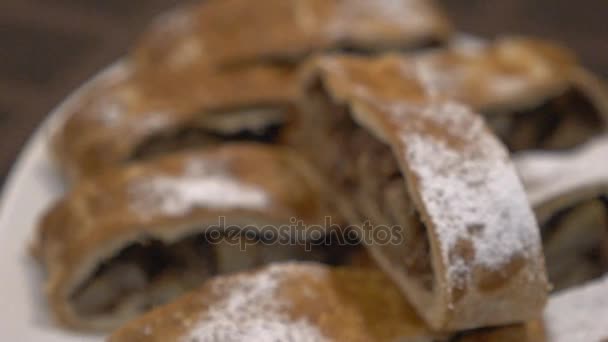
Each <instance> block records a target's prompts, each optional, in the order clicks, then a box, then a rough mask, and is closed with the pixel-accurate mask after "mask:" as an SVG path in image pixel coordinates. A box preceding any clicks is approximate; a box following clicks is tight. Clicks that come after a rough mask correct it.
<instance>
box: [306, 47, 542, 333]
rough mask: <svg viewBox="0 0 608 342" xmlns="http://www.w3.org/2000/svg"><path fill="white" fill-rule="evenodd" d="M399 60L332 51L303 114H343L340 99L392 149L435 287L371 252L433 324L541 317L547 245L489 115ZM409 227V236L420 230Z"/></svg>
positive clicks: (311, 82)
mask: <svg viewBox="0 0 608 342" xmlns="http://www.w3.org/2000/svg"><path fill="white" fill-rule="evenodd" d="M401 66H404V65H403V63H401V59H399V58H397V57H388V58H385V59H380V60H378V61H371V62H370V61H368V62H365V61H363V60H361V59H357V60H355V59H352V58H348V57H325V58H320V59H319V60H318V61H317V62H316V63H314V64H313V65H312V66H311V67H310V69H309V71H308V73H307V74H305V77H304V79H305V80H306V82H305V84H306V89H308V91H307V92H308V96H307V97H305V98H304V99H303V101H302V106H301V108H302V111H303V113H304V115H307V116H310V117H311V118H312V119H311V120H313V121H314V120H316V122H322V121H323V119H324V118H322V116H332V115H337V113H338V112H340V110H339V109H336V108H335V107H336V105H337V107H339V106H344V107H346V108H347V109H348V110H349V111H350V112H349V114H350V117H351V118H352V120H353V121H354V122H355V123H356V124H358V125H359V126H361V127H362V129H364V130H366V131H367V132H369V133H371V135H372V136H373V137H374V138H375V139H377V140H378V141H380V142H382V143H384V144H386V145H388V146H390V147H391V150H392V154H393V157H394V158H395V159H396V160H397V161H398V163H399V166H400V173H401V176H402V177H403V179H404V180H405V182H404V184H403V186H405V188H406V189H407V193H408V194H409V197H410V199H411V201H412V202H413V205H414V209H415V211H416V212H418V213H419V214H420V219H421V221H422V223H423V224H424V225H425V226H426V232H427V235H428V240H429V244H430V246H429V248H430V251H429V258H431V263H432V268H433V275H434V279H435V285H434V286H433V287H432V291H431V293H426V292H424V291H423V290H422V289H421V288H420V286H419V284H417V283H416V280H415V279H414V278H415V276H411V275H410V274H408V272H406V271H405V270H404V267H403V266H402V265H401V264H400V262H395V261H392V260H391V256H390V253H389V249H388V248H387V247H382V246H377V245H374V244H370V245H369V249H370V251H371V252H372V254H373V255H374V256H375V257H376V260H377V261H378V262H379V263H380V264H381V265H382V266H383V269H384V270H385V271H386V272H388V273H389V274H391V275H392V277H393V279H394V280H395V281H396V282H397V283H398V284H399V285H400V286H401V287H402V289H403V290H404V293H405V294H406V295H407V296H408V298H409V299H410V300H411V301H412V303H413V304H414V306H415V307H416V309H417V310H418V312H419V313H420V314H421V316H422V317H424V319H425V320H426V321H427V323H429V325H431V326H432V327H433V328H435V329H441V330H449V331H454V330H459V329H471V328H477V327H483V326H487V325H500V324H509V323H515V322H522V321H525V320H528V319H532V318H534V317H537V316H538V315H539V314H540V311H541V310H542V307H543V305H544V303H545V300H546V291H547V280H546V275H545V267H544V260H543V256H542V250H541V242H540V237H539V233H538V227H537V225H536V222H535V219H534V216H533V213H532V210H531V208H530V207H529V204H528V202H527V199H526V197H525V192H524V190H523V187H522V185H521V183H520V181H519V178H518V177H517V174H516V172H515V168H514V167H513V165H512V163H511V161H510V158H509V155H508V153H507V151H506V150H505V148H504V146H502V145H501V144H500V142H499V141H498V140H497V138H496V137H495V136H494V135H492V134H491V133H490V131H489V130H488V128H487V127H486V126H485V124H484V122H483V119H482V118H481V117H479V116H478V115H476V114H474V113H472V112H471V111H470V110H469V109H468V108H467V107H466V106H463V105H461V104H459V103H456V102H453V101H450V100H449V99H448V100H446V99H445V97H442V96H438V97H434V96H429V94H428V93H427V92H426V91H427V90H428V89H427V88H426V86H425V85H424V84H422V83H421V82H419V80H417V79H416V78H410V77H408V76H413V75H411V74H409V73H408V72H407V69H406V71H404V72H401V73H400V72H399V70H398V69H399V68H400V67H401ZM406 67H407V66H406ZM372 75H373V76H372ZM319 88H322V89H323V90H324V91H325V93H324V95H325V96H326V97H328V98H329V101H330V102H332V103H331V105H330V108H331V109H329V110H328V111H327V112H319V111H318V110H317V109H318V108H315V109H312V110H311V109H310V108H309V107H307V105H308V104H310V103H313V102H314V101H315V99H314V98H315V96H316V95H315V94H316V93H315V92H317V91H318V89H319ZM319 129H321V130H323V129H324V128H323V127H320V128H319ZM317 143H318V144H321V145H323V144H327V143H331V142H328V141H321V142H317ZM333 143H340V142H333ZM347 157H348V156H347ZM313 159H314V157H313ZM317 160H318V159H317ZM320 168H321V169H323V166H320ZM336 191H344V190H343V189H336ZM401 210H402V211H407V210H409V208H405V207H404V208H402V209H401ZM344 215H345V216H347V217H348V215H347V214H344ZM363 219H364V220H366V219H371V220H372V223H375V224H387V222H378V221H377V220H376V222H374V218H372V217H364V218H363ZM402 224H406V226H405V227H404V234H406V235H407V234H408V232H409V231H408V229H413V227H410V226H407V224H409V223H407V222H406V223H402ZM425 238H426V236H425V235H422V237H420V239H425ZM496 307H500V308H501V310H495V308H496Z"/></svg>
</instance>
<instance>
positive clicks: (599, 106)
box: [332, 38, 608, 151]
mask: <svg viewBox="0 0 608 342" xmlns="http://www.w3.org/2000/svg"><path fill="white" fill-rule="evenodd" d="M333 60H334V62H332V63H333V64H335V65H336V67H335V68H334V70H335V72H336V73H337V72H338V69H340V70H341V71H340V72H341V73H343V74H345V76H344V77H343V78H341V79H340V82H342V83H345V84H347V83H349V82H355V83H364V84H365V88H364V89H363V88H362V89H360V90H357V94H358V96H360V97H369V98H373V99H377V100H380V101H395V100H398V101H399V102H400V103H404V104H406V105H412V106H416V105H419V104H420V103H425V102H427V101H428V100H429V99H451V100H454V101H457V102H460V103H463V104H466V105H469V106H472V107H473V108H474V109H475V110H476V111H480V112H482V113H484V114H486V118H487V120H488V123H489V125H490V127H492V128H493V129H494V131H495V132H496V133H497V134H498V135H499V136H500V137H501V139H502V140H503V141H504V142H505V144H506V145H507V146H508V147H509V149H510V150H511V151H520V150H525V149H560V148H569V147H573V146H577V145H579V144H581V143H582V142H584V141H586V140H587V139H589V137H592V136H594V135H597V134H599V133H601V132H603V131H605V130H606V126H607V124H608V91H607V90H606V88H605V87H604V85H603V84H602V83H601V82H600V81H599V80H597V79H595V78H594V77H593V76H591V75H589V74H588V73H587V72H586V71H585V70H584V69H582V67H581V66H579V65H578V64H577V62H576V60H575V59H574V57H573V56H571V54H570V53H569V51H567V50H565V49H562V48H560V47H559V46H555V45H552V44H550V43H548V42H543V41H539V40H534V39H525V38H502V39H499V40H497V41H494V42H484V41H478V40H473V39H458V40H455V41H454V42H453V43H452V44H450V45H449V47H448V48H447V49H438V50H436V51H431V52H426V53H420V54H413V55H403V54H400V55H390V54H389V55H386V56H383V57H380V58H379V57H372V58H365V57H355V56H343V57H335V58H334V59H333Z"/></svg>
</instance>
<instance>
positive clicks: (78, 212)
mask: <svg viewBox="0 0 608 342" xmlns="http://www.w3.org/2000/svg"><path fill="white" fill-rule="evenodd" d="M324 187H325V186H324V185H323V184H322V182H321V180H320V179H319V178H318V177H317V176H316V173H315V172H314V171H313V169H312V168H311V167H309V166H308V165H307V164H306V163H305V162H303V161H302V160H301V159H299V158H298V157H297V156H296V155H295V154H294V153H293V152H291V151H290V150H288V149H281V148H272V147H266V146H263V145H247V144H244V145H236V144H235V145H228V146H225V147H219V148H215V149H208V150H205V151H196V152H189V153H181V154H176V155H172V156H168V157H165V158H159V159H156V160H154V161H151V162H148V163H140V164H133V165H132V166H129V167H126V168H124V169H120V170H114V171H111V172H107V173H104V174H102V175H100V176H99V177H93V178H91V179H89V180H86V181H82V182H80V183H78V184H76V186H75V187H74V189H73V190H72V191H71V192H70V193H68V194H67V195H66V197H65V198H63V199H62V200H60V201H59V202H58V203H57V204H56V205H55V206H54V207H53V208H51V209H50V210H49V211H48V213H47V214H46V216H45V217H44V219H43V220H42V222H41V223H40V228H39V232H38V237H37V241H36V242H35V245H34V248H33V250H34V253H35V255H36V256H37V257H38V258H39V260H40V261H41V263H42V264H44V265H45V266H46V270H47V273H48V280H47V284H46V290H47V294H48V300H49V302H50V306H51V308H52V310H53V312H54V314H55V317H56V318H57V320H58V321H59V323H61V324H63V325H65V326H69V327H72V328H76V329H85V330H107V329H111V328H115V327H116V326H117V325H119V324H122V323H123V322H125V321H126V320H128V319H131V318H133V317H135V316H137V315H139V314H141V313H143V312H145V311H147V310H149V309H150V308H151V307H154V306H156V305H158V304H162V303H165V302H167V301H168V300H170V299H172V298H174V297H175V296H177V295H179V294H181V293H183V292H185V291H187V290H189V289H192V288H195V287H197V286H199V285H200V284H201V283H202V282H203V281H204V280H205V279H207V278H208V277H210V276H212V275H215V274H219V273H230V272H234V271H239V270H243V269H250V268H252V267H257V266H259V265H263V264H266V263H270V262H274V261H281V260H312V261H318V262H325V263H329V264H351V260H350V259H349V258H351V257H354V256H356V255H357V251H358V250H357V247H356V246H353V244H345V243H342V244H339V243H341V242H338V241H337V240H333V244H332V243H326V242H325V240H323V239H325V237H326V236H327V235H328V234H329V233H330V232H329V230H331V229H338V228H332V226H327V224H326V222H325V220H326V217H327V216H331V217H332V219H334V221H333V222H334V223H335V224H339V223H340V222H337V216H332V215H331V212H330V209H328V208H329V205H327V203H326V202H325V201H324V194H323V193H321V191H322V190H319V189H324ZM311 225H315V227H316V229H317V230H318V228H322V229H325V230H323V231H316V234H317V235H315V236H313V234H312V233H310V234H307V231H306V230H305V228H307V227H311ZM333 227H336V226H333ZM326 228H327V229H326ZM268 233H271V235H267V234H268ZM319 233H322V234H321V235H319ZM273 234H274V235H273ZM277 234H278V235H277ZM326 234H327V235H326ZM268 239H271V240H268ZM315 239H316V240H315ZM319 239H320V240H322V241H317V240H319ZM309 242H310V244H309ZM352 263H356V262H355V261H352Z"/></svg>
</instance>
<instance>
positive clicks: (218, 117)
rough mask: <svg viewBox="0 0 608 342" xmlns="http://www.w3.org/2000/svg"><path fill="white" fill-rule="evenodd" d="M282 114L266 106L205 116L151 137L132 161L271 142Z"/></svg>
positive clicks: (277, 134) (277, 133) (283, 109)
mask: <svg viewBox="0 0 608 342" xmlns="http://www.w3.org/2000/svg"><path fill="white" fill-rule="evenodd" d="M285 111H286V109H285V108H281V107H266V108H254V109H248V110H244V109H243V110H233V111H226V112H218V113H206V114H205V115H204V116H203V117H202V118H201V119H200V120H199V122H196V123H193V124H192V125H190V126H186V127H179V128H176V129H175V130H168V131H160V132H158V133H157V134H153V135H151V136H150V137H148V138H147V139H146V140H145V141H143V142H142V143H141V144H140V145H139V146H138V147H137V148H136V150H135V152H134V153H133V155H132V158H131V159H133V160H142V159H148V158H152V157H156V156H158V155H162V154H167V153H171V152H175V151H181V150H187V149H191V148H196V147H201V146H210V145H211V146H213V145H218V144H221V143H225V142H228V141H255V142H261V143H274V142H276V140H277V139H278V136H279V131H280V128H281V127H282V126H283V124H284V121H285V119H286V118H285V116H286V114H285Z"/></svg>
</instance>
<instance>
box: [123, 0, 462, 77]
mask: <svg viewBox="0 0 608 342" xmlns="http://www.w3.org/2000/svg"><path fill="white" fill-rule="evenodd" d="M237 23H238V24H237ZM450 31H451V29H450V27H449V24H448V22H447V19H446V17H445V16H444V14H443V13H442V12H441V11H440V10H439V9H438V7H437V6H436V5H435V3H434V1H430V0H397V1H395V0H376V1H365V0H288V1H284V0H261V1H256V2H255V3H252V2H250V1H246V0H227V1H226V0H225V1H219V0H212V1H206V2H204V3H202V4H200V5H198V6H197V7H193V8H184V9H181V10H178V11H175V12H173V13H170V14H168V15H166V16H164V17H162V18H160V19H159V20H158V21H157V22H156V23H155V25H153V26H152V28H151V29H150V31H149V33H148V34H147V35H146V36H144V38H143V39H142V42H141V43H140V44H139V46H138V48H137V49H136V50H135V54H134V55H135V56H136V60H137V61H138V63H140V64H141V65H143V66H146V65H148V66H150V67H152V68H156V67H157V66H159V65H162V66H165V67H167V68H169V69H171V68H181V67H183V66H184V65H187V64H189V63H190V62H192V61H196V62H195V63H201V62H203V63H206V64H211V65H226V64H235V63H243V62H250V61H259V60H260V59H264V60H271V61H274V60H279V61H286V60H287V61H293V60H296V61H297V60H299V59H301V58H302V57H304V56H306V55H308V54H309V53H312V52H316V51H322V50H327V49H330V50H333V49H340V48H353V49H357V50H362V51H374V50H379V49H385V48H407V47H416V46H419V45H424V44H428V43H429V42H441V41H444V40H446V38H447V37H448V36H449V34H450ZM261 37H262V38H261Z"/></svg>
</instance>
